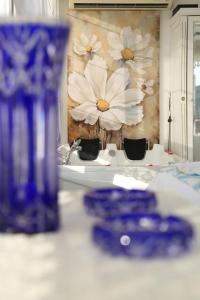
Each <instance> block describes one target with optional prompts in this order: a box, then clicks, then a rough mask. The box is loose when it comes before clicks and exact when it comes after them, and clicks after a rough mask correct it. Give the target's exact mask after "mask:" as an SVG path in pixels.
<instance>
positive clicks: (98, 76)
mask: <svg viewBox="0 0 200 300" xmlns="http://www.w3.org/2000/svg"><path fill="white" fill-rule="evenodd" d="M129 79H130V75H129V72H128V69H127V68H119V69H117V70H116V71H115V72H113V73H112V75H111V76H110V78H109V79H108V74H107V66H106V62H105V60H104V59H103V58H101V57H99V56H97V55H94V57H93V59H92V60H89V61H88V63H87V65H86V67H85V70H84V75H82V74H79V73H76V72H74V73H71V74H70V75H69V85H68V93H69V96H70V97H71V98H72V99H73V100H74V101H76V102H77V103H79V104H80V105H78V106H77V107H75V108H74V109H72V110H71V111H70V113H71V116H72V118H73V119H74V120H76V121H84V123H85V124H90V125H94V124H95V123H96V122H97V120H99V124H100V126H101V128H103V129H106V130H119V129H120V128H121V127H122V124H127V125H135V124H138V123H140V122H141V121H142V119H143V107H142V106H138V105H137V104H139V103H140V102H141V101H143V99H144V93H143V92H142V91H141V90H140V89H138V88H128V89H126V88H127V85H128V83H129Z"/></svg>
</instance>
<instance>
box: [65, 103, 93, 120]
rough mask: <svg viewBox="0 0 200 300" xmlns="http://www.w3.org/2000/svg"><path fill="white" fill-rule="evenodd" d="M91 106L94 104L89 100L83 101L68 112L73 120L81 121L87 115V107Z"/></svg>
mask: <svg viewBox="0 0 200 300" xmlns="http://www.w3.org/2000/svg"><path fill="white" fill-rule="evenodd" d="M93 107H95V105H94V104H92V103H90V102H85V103H83V104H81V105H79V106H77V107H75V108H73V109H72V110H70V114H71V116H72V118H73V119H74V120H76V121H83V120H85V118H86V117H87V116H88V111H89V109H90V108H93Z"/></svg>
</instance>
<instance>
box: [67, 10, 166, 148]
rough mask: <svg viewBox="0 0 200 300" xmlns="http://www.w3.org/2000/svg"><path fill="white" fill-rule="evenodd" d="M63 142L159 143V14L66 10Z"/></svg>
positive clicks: (104, 144) (104, 145)
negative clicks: (68, 35)
mask: <svg viewBox="0 0 200 300" xmlns="http://www.w3.org/2000/svg"><path fill="white" fill-rule="evenodd" d="M67 17H68V19H69V21H70V22H71V24H72V32H71V38H70V44H69V50H68V66H67V72H68V99H67V101H66V105H67V106H68V119H67V121H68V141H69V143H72V142H73V141H74V140H75V139H77V138H79V137H81V138H86V139H93V138H100V140H101V143H102V147H103V148H105V147H106V144H107V143H114V144H116V145H117V147H118V149H121V147H122V142H123V139H124V138H130V139H137V138H146V139H147V140H148V141H149V145H150V148H151V147H152V145H153V144H154V143H158V142H159V21H160V19H159V12H156V11H111V10H107V11H106V10H91V11H85V10H83V11H76V10H69V11H68V12H67Z"/></svg>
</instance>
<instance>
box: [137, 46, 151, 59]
mask: <svg viewBox="0 0 200 300" xmlns="http://www.w3.org/2000/svg"><path fill="white" fill-rule="evenodd" d="M135 57H138V60H139V59H140V60H141V59H144V58H145V59H146V58H151V59H152V57H153V47H150V48H147V49H145V50H141V51H135Z"/></svg>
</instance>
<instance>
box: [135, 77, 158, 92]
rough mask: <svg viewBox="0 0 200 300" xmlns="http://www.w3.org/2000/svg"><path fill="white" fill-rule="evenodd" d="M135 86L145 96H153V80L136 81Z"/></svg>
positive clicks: (139, 79) (140, 79)
mask: <svg viewBox="0 0 200 300" xmlns="http://www.w3.org/2000/svg"><path fill="white" fill-rule="evenodd" d="M136 83H137V86H138V87H139V88H140V89H141V90H142V91H143V92H144V93H145V94H147V95H153V85H154V80H146V79H142V78H138V79H136Z"/></svg>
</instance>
